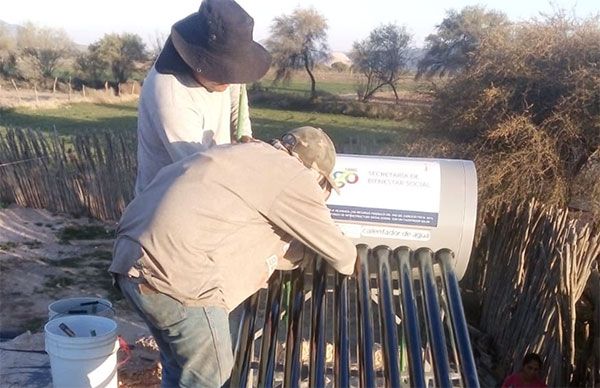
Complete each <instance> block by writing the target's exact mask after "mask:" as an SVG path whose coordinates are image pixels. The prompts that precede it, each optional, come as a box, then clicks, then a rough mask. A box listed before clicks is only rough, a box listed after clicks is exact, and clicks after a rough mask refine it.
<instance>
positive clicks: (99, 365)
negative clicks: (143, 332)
mask: <svg viewBox="0 0 600 388" xmlns="http://www.w3.org/2000/svg"><path fill="white" fill-rule="evenodd" d="M61 323H64V324H65V325H66V326H67V327H68V328H69V329H71V330H72V331H73V332H74V333H75V336H74V337H69V336H68V335H67V334H66V333H65V332H63V330H61V329H60V327H59V326H60V324H61ZM92 330H93V331H94V332H95V334H96V335H95V336H92V334H91V332H92ZM44 333H45V340H46V352H47V353H48V355H49V356H50V368H51V370H52V382H53V385H54V386H55V387H57V388H62V387H94V388H95V387H98V388H100V387H102V388H105V387H106V388H109V387H110V388H117V387H118V379H117V350H119V342H118V340H117V323H116V322H115V321H113V320H112V319H109V318H104V317H97V316H94V315H72V316H64V317H57V318H55V319H53V320H51V321H50V322H48V323H47V324H46V325H45V326H44Z"/></svg>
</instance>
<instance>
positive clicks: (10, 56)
mask: <svg viewBox="0 0 600 388" xmlns="http://www.w3.org/2000/svg"><path fill="white" fill-rule="evenodd" d="M17 56H18V55H17V44H16V40H15V38H14V36H12V34H11V33H10V31H9V30H8V28H7V27H6V26H5V25H3V24H1V23H0V76H2V77H5V78H13V77H17V76H18V74H19V72H18V69H17Z"/></svg>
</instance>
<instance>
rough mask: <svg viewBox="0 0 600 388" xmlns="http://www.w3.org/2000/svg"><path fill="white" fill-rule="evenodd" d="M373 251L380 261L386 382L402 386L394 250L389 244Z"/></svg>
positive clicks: (380, 314)
mask: <svg viewBox="0 0 600 388" xmlns="http://www.w3.org/2000/svg"><path fill="white" fill-rule="evenodd" d="M373 253H374V256H375V257H376V258H377V263H378V279H377V283H378V286H379V310H380V313H379V320H380V322H381V328H382V332H383V341H382V342H383V360H384V366H385V368H384V369H385V382H386V386H387V387H400V370H399V369H398V365H399V360H398V337H397V335H396V315H395V313H394V305H393V303H394V300H393V296H392V275H391V271H390V263H389V257H390V255H391V253H392V251H391V249H390V248H389V247H387V246H379V247H376V248H375V249H374V250H373Z"/></svg>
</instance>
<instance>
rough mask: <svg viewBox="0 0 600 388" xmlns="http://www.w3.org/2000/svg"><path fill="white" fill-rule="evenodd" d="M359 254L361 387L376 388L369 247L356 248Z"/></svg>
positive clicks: (359, 246) (358, 288) (360, 246)
mask: <svg viewBox="0 0 600 388" xmlns="http://www.w3.org/2000/svg"><path fill="white" fill-rule="evenodd" d="M356 250H357V252H358V258H357V260H358V274H357V277H358V279H357V290H358V331H359V336H358V357H359V365H360V386H361V387H374V386H375V385H376V384H375V370H374V365H373V342H374V334H373V315H372V313H371V286H370V284H369V261H368V259H369V247H368V246H367V245H365V244H359V245H357V246H356Z"/></svg>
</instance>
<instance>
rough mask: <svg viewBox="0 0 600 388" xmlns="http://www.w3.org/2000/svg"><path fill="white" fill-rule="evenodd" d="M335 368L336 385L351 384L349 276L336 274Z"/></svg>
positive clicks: (346, 385) (345, 385)
mask: <svg viewBox="0 0 600 388" xmlns="http://www.w3.org/2000/svg"><path fill="white" fill-rule="evenodd" d="M334 293H335V310H334V321H335V325H334V328H335V331H334V336H335V369H334V378H335V386H336V387H349V386H350V336H349V329H348V322H349V318H350V317H349V316H348V276H345V275H342V274H341V273H339V272H336V274H335V291H334Z"/></svg>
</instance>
